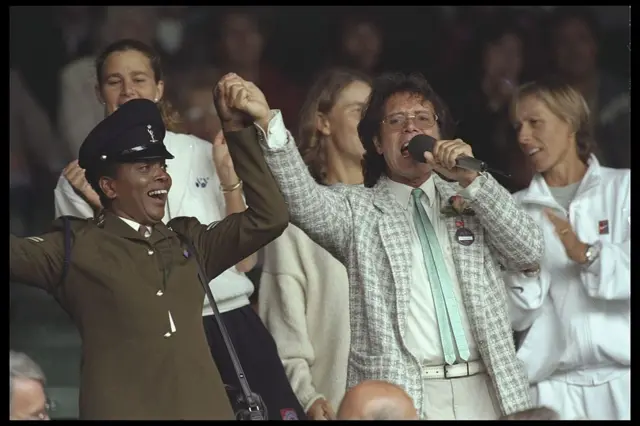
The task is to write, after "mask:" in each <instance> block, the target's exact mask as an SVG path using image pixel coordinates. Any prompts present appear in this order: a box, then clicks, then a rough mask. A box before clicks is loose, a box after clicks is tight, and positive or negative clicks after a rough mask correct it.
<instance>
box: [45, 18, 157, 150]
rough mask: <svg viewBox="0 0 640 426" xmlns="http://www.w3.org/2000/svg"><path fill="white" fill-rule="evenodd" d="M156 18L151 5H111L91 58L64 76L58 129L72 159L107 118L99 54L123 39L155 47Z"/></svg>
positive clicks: (70, 67) (76, 63) (67, 69)
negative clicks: (100, 95) (97, 68)
mask: <svg viewBox="0 0 640 426" xmlns="http://www.w3.org/2000/svg"><path fill="white" fill-rule="evenodd" d="M155 32H156V15H155V11H154V8H153V7H151V6H108V7H106V8H105V16H104V19H103V21H102V22H101V24H100V25H99V26H98V27H97V28H96V34H95V40H96V42H95V44H94V45H93V46H92V47H93V49H92V52H91V54H90V55H88V56H85V57H83V58H80V59H78V60H76V61H74V62H72V63H70V64H69V65H67V66H66V67H65V68H64V69H63V70H62V71H61V73H60V82H59V84H60V106H59V111H58V129H59V131H60V135H61V137H62V139H63V142H64V143H65V144H66V145H67V146H68V150H69V152H70V153H71V155H72V157H73V158H75V157H77V155H78V150H79V149H80V145H81V144H82V142H83V141H84V139H85V138H86V137H87V135H88V134H89V132H90V131H91V129H93V128H94V127H95V126H96V125H97V124H98V123H99V122H100V121H102V119H103V118H104V115H105V110H104V105H102V104H101V103H100V102H99V101H98V98H97V97H96V87H97V81H96V73H95V60H96V56H97V53H98V52H99V51H101V50H102V49H104V48H105V47H106V46H108V45H109V44H111V43H113V42H115V41H117V40H122V39H134V40H138V41H140V42H142V43H144V44H148V45H150V46H152V45H153V44H154V40H155Z"/></svg>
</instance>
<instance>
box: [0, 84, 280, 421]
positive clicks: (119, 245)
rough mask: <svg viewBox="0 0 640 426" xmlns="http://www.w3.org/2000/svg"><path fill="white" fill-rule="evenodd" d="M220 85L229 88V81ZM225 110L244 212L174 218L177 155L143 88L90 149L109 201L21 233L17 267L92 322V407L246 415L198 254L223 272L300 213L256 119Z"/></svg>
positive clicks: (89, 414) (99, 414) (95, 413)
mask: <svg viewBox="0 0 640 426" xmlns="http://www.w3.org/2000/svg"><path fill="white" fill-rule="evenodd" d="M219 87H220V88H221V92H222V93H221V96H220V98H221V99H227V97H228V96H227V93H228V91H229V88H228V87H227V86H225V84H224V82H222V83H221V84H220V86H219ZM221 102H223V101H221ZM218 111H219V114H220V116H221V121H222V122H223V130H224V131H225V135H224V136H225V139H226V140H227V142H228V146H229V152H230V155H231V157H232V158H233V160H234V163H235V169H236V171H237V174H238V177H239V178H240V179H241V182H243V186H244V189H245V196H246V200H247V204H248V206H249V207H248V209H247V210H245V211H244V212H243V213H239V214H233V215H230V216H227V217H226V218H225V219H223V220H222V221H220V222H217V223H215V222H214V223H212V224H201V223H200V222H199V221H198V220H197V219H195V218H185V217H176V218H173V219H172V220H171V221H169V222H168V223H167V225H165V224H164V223H163V222H162V219H163V217H164V216H165V207H166V202H167V194H168V193H170V188H171V177H170V176H169V175H168V174H167V172H166V162H165V161H166V160H167V159H172V158H173V156H172V155H171V154H170V153H169V152H168V151H167V149H166V147H165V146H164V143H163V140H164V136H165V128H164V124H163V122H162V118H161V116H160V112H159V110H158V108H157V106H156V105H155V104H154V103H153V102H152V101H149V100H146V99H134V100H131V101H129V102H127V103H124V104H123V105H121V106H120V107H119V108H118V109H117V110H116V111H114V112H113V113H112V114H111V115H109V116H108V117H107V118H106V119H105V120H104V121H103V122H101V123H100V124H98V126H96V128H95V129H94V130H93V131H92V132H91V133H90V134H89V136H88V137H87V139H86V140H85V142H84V143H83V146H82V148H81V150H80V155H79V165H80V167H82V168H83V169H84V170H85V175H86V177H87V181H88V182H89V184H90V185H91V187H92V188H93V190H94V191H95V192H96V193H97V194H99V197H100V202H101V204H102V206H103V207H104V212H103V213H101V214H100V215H98V217H97V218H96V219H92V220H87V219H74V220H71V226H70V230H67V229H65V227H64V226H63V224H62V220H58V221H56V222H55V223H54V228H53V230H52V231H51V232H50V233H47V234H44V235H41V236H38V237H28V238H17V237H15V236H13V235H12V236H11V238H10V275H11V279H12V280H14V281H16V282H21V283H25V284H28V285H33V286H37V287H40V288H43V289H45V290H46V291H48V292H50V293H51V294H52V295H53V296H54V297H55V298H56V299H57V300H58V302H59V303H60V304H61V305H62V306H63V308H64V309H65V310H66V311H67V312H68V313H69V314H70V316H71V318H72V319H73V321H74V322H75V324H76V325H77V327H78V329H79V330H80V333H81V337H82V342H83V344H82V351H83V354H82V359H83V364H82V373H81V388H80V418H81V419H101V420H104V419H158V420H165V419H167V420H169V419H173V420H177V419H185V420H189V419H193V420H205V419H232V418H233V417H234V416H233V411H232V409H231V407H230V405H229V400H228V398H227V396H226V391H225V389H224V385H223V383H222V380H221V378H220V374H219V373H218V370H217V368H216V365H215V363H214V361H213V359H212V358H211V355H210V351H209V348H208V345H207V340H206V337H205V333H204V327H203V323H202V318H201V314H202V304H203V300H204V291H203V288H202V286H201V283H200V282H199V280H198V276H197V264H196V258H198V259H199V260H200V261H201V263H202V265H203V268H204V270H205V273H206V275H207V276H208V277H210V278H213V277H216V276H217V275H219V274H220V273H222V272H223V271H225V270H226V269H228V268H229V267H231V266H233V265H235V264H236V263H238V262H239V261H240V260H242V259H244V258H246V257H247V256H249V255H250V254H251V253H254V252H255V251H257V250H258V249H259V248H261V247H262V246H264V245H265V244H267V243H268V242H270V241H271V240H273V239H274V238H276V237H277V236H279V235H280V234H281V233H282V232H283V230H284V229H285V227H286V226H287V222H288V213H287V207H286V204H285V202H284V199H283V197H282V195H281V194H280V192H279V191H278V189H277V187H276V185H275V182H274V180H273V178H272V176H271V174H270V172H269V171H268V169H267V166H266V164H265V162H264V159H263V157H262V154H261V152H260V147H259V145H258V138H257V133H256V130H255V128H254V127H253V126H252V125H251V124H250V123H246V122H245V121H244V116H242V115H239V114H237V113H234V112H231V111H230V110H229V108H227V107H226V106H224V105H222V104H219V106H218ZM67 233H68V234H69V237H70V238H69V239H67V238H66V237H65V235H67ZM179 234H181V235H182V236H183V237H184V238H185V239H186V240H187V241H189V242H191V244H192V245H193V247H195V249H196V253H193V252H190V251H189V250H187V248H186V247H185V246H184V245H183V244H182V242H181V240H180V238H179V237H178V235H179ZM68 241H70V242H72V244H71V248H70V256H69V257H67V256H66V252H67V250H66V249H68V248H69V246H68V245H67V244H66V243H67V242H68Z"/></svg>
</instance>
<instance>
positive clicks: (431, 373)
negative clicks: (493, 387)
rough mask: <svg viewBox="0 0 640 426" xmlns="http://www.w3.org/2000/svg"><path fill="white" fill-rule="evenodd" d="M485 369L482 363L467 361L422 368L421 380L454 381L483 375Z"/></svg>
mask: <svg viewBox="0 0 640 426" xmlns="http://www.w3.org/2000/svg"><path fill="white" fill-rule="evenodd" d="M485 371H487V369H486V368H485V367H484V363H483V362H482V361H469V362H463V363H460V364H453V365H435V366H426V365H423V366H422V378H423V379H424V380H433V379H454V378H456V377H467V376H473V375H476V374H480V373H484V372H485Z"/></svg>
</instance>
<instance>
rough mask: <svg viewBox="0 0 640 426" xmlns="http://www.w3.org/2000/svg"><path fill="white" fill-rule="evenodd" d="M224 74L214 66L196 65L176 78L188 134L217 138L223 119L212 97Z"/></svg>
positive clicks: (174, 82)
mask: <svg viewBox="0 0 640 426" xmlns="http://www.w3.org/2000/svg"><path fill="white" fill-rule="evenodd" d="M220 77H221V75H220V72H218V71H217V70H216V69H213V68H193V69H191V70H188V71H186V72H183V73H178V74H176V75H175V78H174V79H173V87H175V89H174V90H172V92H173V94H172V95H173V96H174V97H175V99H176V107H177V108H178V111H179V113H180V117H181V118H182V128H183V130H184V132H185V133H187V134H190V135H194V136H196V137H198V138H200V139H202V140H205V141H213V139H214V137H215V136H216V135H217V134H218V132H219V131H220V119H219V118H218V113H217V112H216V107H215V105H214V104H213V98H212V97H211V90H212V87H215V85H216V83H217V82H218V80H219V79H220Z"/></svg>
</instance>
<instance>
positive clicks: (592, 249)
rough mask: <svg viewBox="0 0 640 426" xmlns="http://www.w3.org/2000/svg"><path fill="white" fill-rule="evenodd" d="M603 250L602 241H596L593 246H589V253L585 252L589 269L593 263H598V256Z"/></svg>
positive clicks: (586, 264)
mask: <svg viewBox="0 0 640 426" xmlns="http://www.w3.org/2000/svg"><path fill="white" fill-rule="evenodd" d="M601 249H602V243H601V242H600V241H596V242H595V243H593V244H590V245H588V246H587V251H585V252H584V257H586V258H587V261H586V262H585V264H584V265H585V266H587V267H589V266H591V264H592V263H593V262H595V261H596V259H597V258H598V256H600V250H601Z"/></svg>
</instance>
